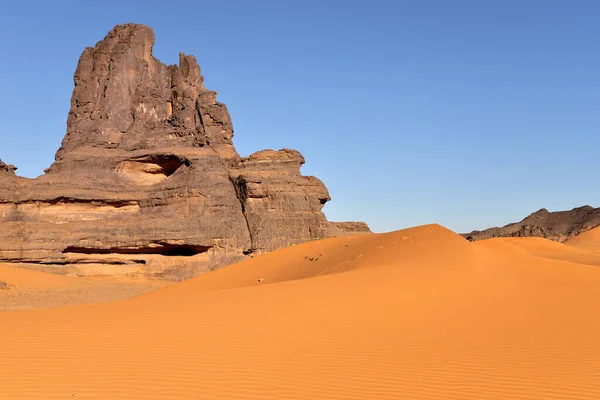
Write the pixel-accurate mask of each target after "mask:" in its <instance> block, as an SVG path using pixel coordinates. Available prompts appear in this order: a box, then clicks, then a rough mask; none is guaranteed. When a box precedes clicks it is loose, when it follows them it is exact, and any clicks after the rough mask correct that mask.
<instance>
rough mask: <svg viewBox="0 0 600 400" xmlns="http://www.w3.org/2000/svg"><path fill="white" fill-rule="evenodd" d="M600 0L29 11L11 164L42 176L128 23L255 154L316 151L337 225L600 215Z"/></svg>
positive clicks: (200, 4)
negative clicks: (226, 114) (192, 71)
mask: <svg viewBox="0 0 600 400" xmlns="http://www.w3.org/2000/svg"><path fill="white" fill-rule="evenodd" d="M599 21H600V1H596V0H588V1H586V0H562V1H556V0H502V1H491V0H490V1H482V0H453V1H450V0H437V1H434V0H411V1H408V0H407V1H403V0H396V1H377V0H370V1H352V0H341V1H337V0H318V1H313V0H303V1H292V0H290V1H286V0H270V1H260V0H256V1H250V0H248V1H242V0H239V1H227V0H219V1H198V0H195V1H183V0H182V1H166V0H162V1H152V0H145V1H114V0H110V1H108V0H104V1H89V2H88V1H60V0H57V1H28V0H20V1H11V2H4V3H3V5H2V11H1V12H0V60H1V61H0V76H1V77H2V79H0V110H2V111H1V118H0V159H2V160H3V161H5V162H8V163H12V164H15V165H16V166H17V167H18V168H19V170H18V171H17V172H18V173H19V174H20V175H22V176H27V177H35V176H37V175H39V174H41V173H42V171H43V169H45V168H47V167H48V166H49V165H50V164H51V163H52V161H53V160H54V153H55V151H56V150H57V149H58V147H59V145H60V142H61V140H62V137H63V135H64V134H65V126H66V118H67V112H68V110H69V106H70V96H71V91H72V89H73V81H72V76H73V72H74V70H75V67H76V65H77V60H78V58H79V55H80V54H81V51H82V50H83V49H84V47H86V46H93V45H95V43H96V42H97V41H99V40H101V39H102V38H103V37H104V36H105V35H106V33H107V32H108V31H109V30H110V29H111V28H112V27H113V26H114V25H116V24H120V23H125V22H136V23H143V24H146V25H149V26H151V27H153V28H154V30H155V35H156V45H155V47H154V55H155V56H156V57H157V58H159V59H161V60H162V61H163V62H165V63H167V64H174V63H176V62H177V60H178V53H179V52H180V51H183V52H185V53H186V54H193V55H195V56H196V57H197V58H198V61H199V62H200V66H201V68H202V72H203V75H204V76H205V85H206V87H207V88H210V89H214V90H216V91H218V92H219V96H218V99H219V100H220V101H222V102H224V103H226V104H227V106H228V108H229V111H230V113H231V115H232V118H233V123H234V127H235V137H234V143H235V145H236V147H237V150H238V152H239V153H240V154H241V155H248V154H250V153H252V152H254V151H256V150H260V149H264V148H275V149H280V148H284V147H289V148H295V149H298V150H300V151H301V152H302V153H303V155H304V156H305V158H306V165H305V166H304V167H303V168H302V171H303V173H304V174H307V175H316V176H318V177H319V178H321V180H323V182H324V183H325V184H326V185H327V187H328V188H329V190H330V193H331V196H332V198H333V200H332V201H331V202H330V203H328V204H327V206H326V207H325V212H326V214H327V216H328V217H329V219H331V220H364V221H366V222H368V223H369V224H370V225H371V227H372V229H373V230H375V231H389V230H396V229H401V228H404V227H409V226H413V225H420V224H426V223H432V222H437V223H440V224H442V225H444V226H446V227H448V228H450V229H453V230H455V231H459V232H463V231H470V230H472V229H480V228H486V227H489V226H492V225H503V224H506V223H508V222H512V221H516V220H519V219H521V218H523V217H525V216H526V215H527V214H529V213H530V212H533V211H535V210H537V209H539V208H542V207H545V208H548V209H550V210H561V209H570V208H573V207H576V206H580V205H584V204H589V205H592V206H600V201H598V199H600V185H599V184H598V179H599V176H600V159H599V152H600V40H599V38H600V22H599Z"/></svg>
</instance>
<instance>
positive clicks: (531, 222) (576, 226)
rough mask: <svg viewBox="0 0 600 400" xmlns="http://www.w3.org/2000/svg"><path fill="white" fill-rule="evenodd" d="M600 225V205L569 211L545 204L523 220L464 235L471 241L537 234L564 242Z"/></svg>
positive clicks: (537, 235)
mask: <svg viewBox="0 0 600 400" xmlns="http://www.w3.org/2000/svg"><path fill="white" fill-rule="evenodd" d="M598 225H600V208H594V207H590V206H583V207H578V208H574V209H572V210H570V211H556V212H550V211H548V210H546V209H545V208H542V209H541V210H538V211H536V212H534V213H533V214H531V215H529V216H528V217H527V218H525V219H523V220H522V221H520V222H515V223H512V224H508V225H506V226H503V227H500V228H490V229H486V230H484V231H473V232H471V233H465V234H463V235H462V236H463V237H465V238H467V239H468V240H471V241H474V240H481V239H490V238H494V237H522V236H536V237H543V238H546V239H550V240H554V241H557V242H564V241H565V240H568V239H570V238H572V237H573V236H577V235H579V234H580V233H582V232H585V231H589V230H590V229H593V228H595V227H597V226H598Z"/></svg>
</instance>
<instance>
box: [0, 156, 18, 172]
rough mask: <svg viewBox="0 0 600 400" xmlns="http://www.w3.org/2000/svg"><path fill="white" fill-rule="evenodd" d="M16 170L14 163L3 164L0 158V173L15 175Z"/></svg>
mask: <svg viewBox="0 0 600 400" xmlns="http://www.w3.org/2000/svg"><path fill="white" fill-rule="evenodd" d="M16 170H17V167H15V166H14V165H10V164H5V163H4V162H2V160H0V174H11V175H15V171H16Z"/></svg>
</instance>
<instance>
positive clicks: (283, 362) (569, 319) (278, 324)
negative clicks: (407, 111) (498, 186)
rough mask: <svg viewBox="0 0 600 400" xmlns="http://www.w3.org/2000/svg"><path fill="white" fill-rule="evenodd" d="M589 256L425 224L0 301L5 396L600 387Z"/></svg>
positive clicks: (589, 394) (598, 393)
mask: <svg viewBox="0 0 600 400" xmlns="http://www.w3.org/2000/svg"><path fill="white" fill-rule="evenodd" d="M599 244H600V243H599ZM574 260H575V261H574ZM581 260H583V261H589V262H581ZM594 260H596V256H595V254H594V253H593V252H591V251H589V250H586V249H579V248H575V247H572V246H567V245H562V244H556V243H551V242H548V241H544V240H540V239H493V240H488V241H482V242H475V243H469V242H467V241H466V240H464V239H462V238H460V237H459V236H458V235H456V234H454V233H452V232H450V231H448V230H446V229H444V228H442V227H440V226H437V225H429V226H423V227H417V228H412V229H408V230H403V231H398V232H392V233H388V234H381V235H364V236H358V237H353V238H335V239H327V240H322V241H319V242H311V243H306V244H303V245H299V246H294V247H291V248H288V249H284V250H280V251H277V252H274V253H271V254H267V255H264V256H261V257H257V258H255V259H252V260H248V261H245V262H243V263H240V264H237V265H234V266H230V267H227V268H224V269H222V270H218V271H215V272H213V273H209V274H206V275H203V276H200V277H198V278H194V279H192V280H189V281H186V282H183V283H181V284H177V285H172V286H169V287H166V288H163V289H159V290H156V291H154V292H149V293H145V294H143V295H140V296H138V297H134V298H131V299H128V300H122V301H118V302H113V303H105V304H94V305H77V306H69V307H60V308H53V309H43V310H33V311H16V312H5V313H0V338H1V340H0V399H36V400H38V399H69V398H71V399H73V398H76V399H80V400H88V399H97V400H107V399H119V400H121V399H156V400H158V399H161V400H164V399H244V400H247V399H278V400H279V399H432V400H433V399H435V400H439V399H457V400H458V399H460V400H464V399H478V400H479V399H502V400H505V399H595V400H596V399H599V398H600V319H599V318H598V317H597V314H598V310H600V290H599V288H600V267H598V266H596V265H594V263H593V261H594ZM70 396H72V397H70Z"/></svg>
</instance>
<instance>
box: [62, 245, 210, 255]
mask: <svg viewBox="0 0 600 400" xmlns="http://www.w3.org/2000/svg"><path fill="white" fill-rule="evenodd" d="M210 249H211V246H196V245H187V244H183V245H175V244H166V243H161V244H154V245H152V246H140V247H113V248H107V249H102V248H92V247H78V246H69V247H67V248H65V249H64V250H63V251H62V252H63V254H64V253H76V254H132V255H144V254H147V255H161V256H167V257H192V256H195V255H198V254H202V253H206V252H207V251H208V250H210Z"/></svg>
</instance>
